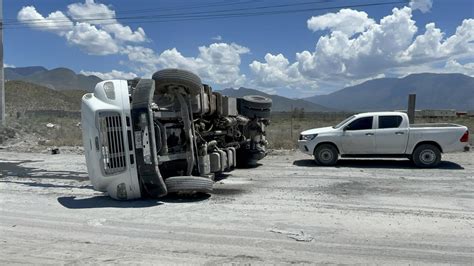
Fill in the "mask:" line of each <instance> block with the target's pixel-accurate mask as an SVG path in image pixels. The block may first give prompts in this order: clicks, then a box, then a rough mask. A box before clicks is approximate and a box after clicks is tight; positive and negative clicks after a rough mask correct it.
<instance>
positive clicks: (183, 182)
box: [165, 176, 214, 194]
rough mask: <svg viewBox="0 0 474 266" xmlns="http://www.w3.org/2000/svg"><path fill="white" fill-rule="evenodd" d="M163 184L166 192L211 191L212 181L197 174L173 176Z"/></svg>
mask: <svg viewBox="0 0 474 266" xmlns="http://www.w3.org/2000/svg"><path fill="white" fill-rule="evenodd" d="M165 184H166V187H167V189H168V193H186V194H190V193H197V192H198V193H211V192H212V187H213V185H214V181H212V180H211V179H208V178H205V177H199V176H173V177H169V178H167V179H166V180H165Z"/></svg>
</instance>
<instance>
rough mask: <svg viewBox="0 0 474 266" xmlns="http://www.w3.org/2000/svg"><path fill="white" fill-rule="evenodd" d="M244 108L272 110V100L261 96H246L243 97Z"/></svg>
mask: <svg viewBox="0 0 474 266" xmlns="http://www.w3.org/2000/svg"><path fill="white" fill-rule="evenodd" d="M241 104H242V106H246V107H249V108H253V109H262V110H264V109H270V108H272V99H270V98H267V97H264V96H260V95H246V96H244V97H242V103H241Z"/></svg>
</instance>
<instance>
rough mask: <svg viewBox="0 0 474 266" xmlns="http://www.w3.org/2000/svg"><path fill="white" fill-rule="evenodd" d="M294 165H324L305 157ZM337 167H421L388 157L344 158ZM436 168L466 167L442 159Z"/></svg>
mask: <svg viewBox="0 0 474 266" xmlns="http://www.w3.org/2000/svg"><path fill="white" fill-rule="evenodd" d="M293 165H296V166H303V167H323V166H318V165H316V163H315V162H314V160H309V159H304V160H296V161H294V162H293ZM334 167H336V168H339V167H354V168H387V169H388V168H393V169H419V168H417V167H415V165H414V164H413V163H412V162H411V161H409V160H386V159H383V160H382V159H368V160H361V159H342V160H339V161H338V162H337V165H336V166H334ZM436 169H442V170H462V169H464V167H462V166H461V165H459V164H457V163H453V162H449V161H442V162H441V163H440V164H439V165H438V166H437V167H436Z"/></svg>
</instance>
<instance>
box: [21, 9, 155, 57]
mask: <svg viewBox="0 0 474 266" xmlns="http://www.w3.org/2000/svg"><path fill="white" fill-rule="evenodd" d="M91 18H100V19H97V20H91ZM17 19H18V20H19V21H20V22H23V23H25V24H26V25H28V26H30V27H31V28H34V29H37V30H41V31H47V32H51V33H55V34H57V35H59V36H62V37H64V38H65V39H66V41H67V42H68V44H70V45H72V46H77V47H79V48H80V49H81V50H82V51H84V52H86V53H87V54H91V55H109V54H117V53H118V52H119V51H120V50H121V49H120V48H121V47H122V46H123V45H124V44H125V43H142V42H146V41H147V37H146V34H145V31H144V30H143V29H142V28H140V27H139V28H138V29H137V30H135V31H133V30H132V29H131V28H130V27H129V26H124V25H122V24H121V23H119V22H118V21H117V20H116V19H115V11H114V10H112V9H110V8H109V7H108V6H106V5H104V4H99V3H95V2H94V0H86V1H85V2H84V3H74V4H70V5H69V6H68V11H67V15H66V14H65V13H63V12H62V11H55V12H52V13H50V14H49V15H48V16H46V17H45V16H43V15H41V14H40V13H38V11H37V10H36V8H35V7H34V6H25V7H23V8H22V9H21V10H20V11H19V12H18V15H17Z"/></svg>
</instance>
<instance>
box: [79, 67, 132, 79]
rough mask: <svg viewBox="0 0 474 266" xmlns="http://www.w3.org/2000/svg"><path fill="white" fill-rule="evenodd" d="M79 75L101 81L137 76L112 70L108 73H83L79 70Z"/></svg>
mask: <svg viewBox="0 0 474 266" xmlns="http://www.w3.org/2000/svg"><path fill="white" fill-rule="evenodd" d="M80 74H82V75H85V76H96V77H98V78H100V79H102V80H109V79H134V78H136V77H137V74H135V73H132V72H123V71H119V70H115V69H114V70H112V71H110V72H96V71H84V70H81V72H80Z"/></svg>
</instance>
